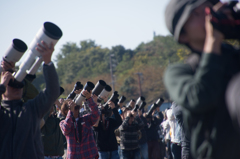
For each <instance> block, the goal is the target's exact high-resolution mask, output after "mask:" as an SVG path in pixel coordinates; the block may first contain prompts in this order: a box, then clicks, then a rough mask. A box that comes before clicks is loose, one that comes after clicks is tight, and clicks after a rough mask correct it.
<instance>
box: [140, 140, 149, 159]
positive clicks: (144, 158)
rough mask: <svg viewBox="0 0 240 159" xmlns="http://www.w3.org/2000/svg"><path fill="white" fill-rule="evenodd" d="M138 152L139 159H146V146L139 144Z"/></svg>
mask: <svg viewBox="0 0 240 159" xmlns="http://www.w3.org/2000/svg"><path fill="white" fill-rule="evenodd" d="M139 146H140V152H141V159H148V144H147V143H145V144H139Z"/></svg>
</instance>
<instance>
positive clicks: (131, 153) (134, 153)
mask: <svg viewBox="0 0 240 159" xmlns="http://www.w3.org/2000/svg"><path fill="white" fill-rule="evenodd" d="M122 155H123V159H140V158H141V155H140V149H135V150H122Z"/></svg>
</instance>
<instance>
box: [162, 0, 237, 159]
mask: <svg viewBox="0 0 240 159" xmlns="http://www.w3.org/2000/svg"><path fill="white" fill-rule="evenodd" d="M212 11H213V12H221V13H223V14H224V15H225V16H226V17H227V19H226V20H229V19H233V17H232V16H231V13H232V12H231V10H228V9H226V7H224V5H223V4H221V3H218V4H217V5H215V6H213V3H211V2H210V1H206V0H197V1H191V0H182V1H181V2H180V1H178V0H171V1H170V3H169V5H168V6H167V8H166V12H165V20H166V23H167V27H168V29H169V31H170V32H171V33H172V34H173V36H174V38H175V40H177V41H178V42H179V43H182V44H185V45H186V46H188V47H189V48H190V49H191V50H192V54H191V55H190V56H189V58H188V59H187V61H186V63H185V64H177V65H173V66H170V67H169V68H168V69H167V70H166V72H165V76H164V83H165V86H166V88H167V90H168V92H169V94H170V96H171V98H172V99H173V100H174V101H175V102H176V103H177V104H179V105H181V106H182V107H183V115H184V119H185V121H184V123H186V126H187V127H188V130H189V131H190V133H191V150H190V151H191V153H192V155H193V158H218V159H222V158H224V159H226V158H231V159H235V158H239V156H240V151H239V150H238V149H237V147H239V146H240V136H239V134H238V133H237V132H236V130H234V127H233V124H232V121H231V119H230V117H229V113H228V111H227V107H226V104H225V103H226V101H225V93H226V87H227V84H228V83H229V81H230V79H231V78H232V77H233V76H234V75H235V74H237V73H238V72H239V71H240V67H239V53H237V51H236V50H235V49H234V48H233V47H232V46H231V45H228V44H224V43H223V41H224V38H225V36H228V35H227V34H223V33H222V32H220V31H219V30H217V29H216V28H215V27H213V25H212V19H214V18H215V17H214V16H213V15H212V14H211V13H212ZM224 20H225V19H224ZM229 26H230V25H229ZM218 27H219V28H221V26H220V25H219V26H218ZM220 30H221V29H220ZM229 31H231V30H229ZM238 31H239V30H238Z"/></svg>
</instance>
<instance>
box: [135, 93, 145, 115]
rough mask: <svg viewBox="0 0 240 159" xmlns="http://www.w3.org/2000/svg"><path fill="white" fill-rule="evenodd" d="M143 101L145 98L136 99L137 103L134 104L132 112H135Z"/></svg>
mask: <svg viewBox="0 0 240 159" xmlns="http://www.w3.org/2000/svg"><path fill="white" fill-rule="evenodd" d="M144 101H145V98H144V97H142V96H141V97H139V98H138V99H137V102H136V104H135V107H134V108H133V111H135V112H136V111H137V110H138V108H139V106H140V105H141V104H142V103H143V102H144Z"/></svg>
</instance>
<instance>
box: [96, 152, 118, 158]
mask: <svg viewBox="0 0 240 159" xmlns="http://www.w3.org/2000/svg"><path fill="white" fill-rule="evenodd" d="M98 154H99V159H120V158H119V155H118V150H116V151H98Z"/></svg>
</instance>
